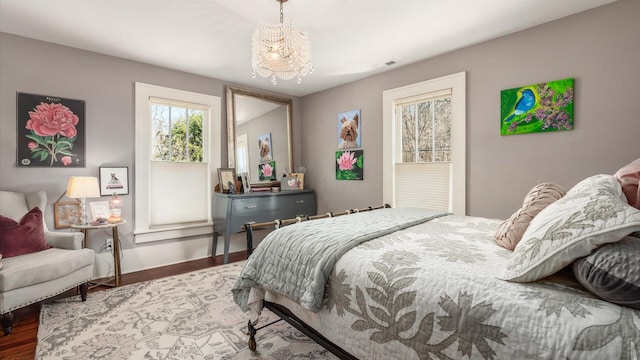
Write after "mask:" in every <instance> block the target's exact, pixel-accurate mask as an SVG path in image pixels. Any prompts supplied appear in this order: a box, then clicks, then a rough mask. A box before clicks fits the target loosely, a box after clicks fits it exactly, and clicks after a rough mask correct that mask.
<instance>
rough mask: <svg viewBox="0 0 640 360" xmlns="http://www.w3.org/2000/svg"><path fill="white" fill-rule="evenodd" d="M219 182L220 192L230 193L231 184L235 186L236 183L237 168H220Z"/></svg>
mask: <svg viewBox="0 0 640 360" xmlns="http://www.w3.org/2000/svg"><path fill="white" fill-rule="evenodd" d="M218 183H219V184H220V192H223V193H228V192H229V189H230V186H229V184H231V186H233V187H234V191H235V186H236V185H235V184H236V169H228V168H218Z"/></svg>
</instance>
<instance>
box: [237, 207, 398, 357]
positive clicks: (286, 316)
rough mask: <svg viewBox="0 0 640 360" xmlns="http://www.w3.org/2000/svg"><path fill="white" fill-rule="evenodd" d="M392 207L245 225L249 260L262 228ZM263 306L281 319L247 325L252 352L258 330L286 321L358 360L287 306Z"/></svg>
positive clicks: (336, 351) (330, 348)
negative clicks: (256, 324) (254, 231)
mask: <svg viewBox="0 0 640 360" xmlns="http://www.w3.org/2000/svg"><path fill="white" fill-rule="evenodd" d="M390 207H391V206H389V205H388V204H384V205H382V206H377V207H371V206H370V207H368V208H365V209H352V210H346V211H343V212H339V213H332V212H330V213H326V214H320V215H314V216H304V217H297V218H295V219H286V220H274V221H270V222H263V223H255V222H249V223H246V224H245V225H244V230H245V231H246V233H247V258H248V257H249V255H251V253H252V252H253V230H254V229H262V228H266V227H268V226H275V227H276V229H277V228H279V227H281V226H286V225H291V224H296V223H299V222H303V221H309V220H316V219H323V218H327V217H335V216H341V215H349V214H355V213H359V212H364V211H372V210H377V209H384V208H390ZM262 304H263V305H262V306H263V308H267V309H269V310H270V311H271V312H273V313H274V314H276V315H278V316H279V317H280V319H279V320H276V321H274V322H271V323H269V324H265V325H263V326H261V327H258V328H256V327H255V326H254V325H253V324H252V323H251V321H248V323H247V328H248V332H247V335H249V349H250V350H251V351H255V350H256V348H257V344H256V337H255V336H256V333H257V332H258V330H260V329H262V328H265V327H267V326H269V325H272V324H274V323H276V322H279V321H282V320H284V321H286V322H288V323H289V324H291V326H293V327H295V328H296V329H298V330H300V331H301V332H302V333H303V334H305V335H307V336H308V337H309V338H311V339H312V340H313V341H315V342H316V343H318V344H319V345H320V346H322V347H324V348H325V349H327V351H329V352H331V353H332V354H334V355H335V356H337V357H338V358H340V359H344V360H357V359H358V358H357V357H355V356H353V355H351V354H350V353H349V352H347V351H346V350H344V349H343V348H341V347H340V346H338V345H336V344H334V343H333V342H331V341H330V340H329V339H327V338H326V337H324V336H323V335H322V334H320V333H319V332H318V331H316V330H315V329H314V328H312V327H311V326H309V325H308V324H306V323H305V322H304V321H302V320H300V318H298V317H297V316H295V315H294V314H293V313H292V312H291V311H290V310H289V309H287V308H286V307H285V306H282V305H280V304H276V303H272V302H269V301H266V300H263V302H262Z"/></svg>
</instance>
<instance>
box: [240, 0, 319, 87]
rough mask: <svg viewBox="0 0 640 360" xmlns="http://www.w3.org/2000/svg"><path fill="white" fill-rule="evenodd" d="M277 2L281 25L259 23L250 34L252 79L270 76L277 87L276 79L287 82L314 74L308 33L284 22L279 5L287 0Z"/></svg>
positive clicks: (287, 21) (289, 22) (299, 81)
mask: <svg viewBox="0 0 640 360" xmlns="http://www.w3.org/2000/svg"><path fill="white" fill-rule="evenodd" d="M276 1H278V2H279V3H280V23H279V24H266V23H264V22H262V21H260V22H258V27H257V28H256V30H255V31H254V33H253V40H252V45H251V66H252V67H253V70H252V71H251V76H253V77H254V78H255V77H256V74H260V76H264V77H268V76H270V77H271V82H272V83H273V85H276V84H277V83H278V81H277V80H276V78H280V79H282V80H289V79H292V78H293V77H295V76H297V77H298V84H300V83H301V82H302V77H303V76H306V75H307V74H310V73H311V72H313V64H312V63H311V46H310V44H309V37H308V36H307V34H305V33H303V32H302V31H300V30H298V29H296V28H295V27H294V26H293V25H292V24H291V20H286V21H284V15H283V14H284V13H283V11H282V3H284V2H287V0H276Z"/></svg>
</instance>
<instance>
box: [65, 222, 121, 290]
mask: <svg viewBox="0 0 640 360" xmlns="http://www.w3.org/2000/svg"><path fill="white" fill-rule="evenodd" d="M126 222H127V220H122V221H120V222H118V223H113V224H109V223H108V224H103V225H91V224H87V225H71V227H72V228H74V229H78V230H80V231H82V234H84V239H83V240H82V247H84V248H86V247H87V244H88V241H89V236H88V233H89V230H98V229H109V228H111V234H112V236H113V267H114V271H113V272H114V277H113V278H114V283H96V282H93V283H94V284H97V285H105V286H111V287H115V286H120V242H119V239H118V226H119V225H122V224H125V223H126Z"/></svg>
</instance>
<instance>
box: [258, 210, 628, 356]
mask: <svg viewBox="0 0 640 360" xmlns="http://www.w3.org/2000/svg"><path fill="white" fill-rule="evenodd" d="M498 223H499V221H498V220H491V219H484V218H478V217H461V216H454V215H449V216H445V217H441V218H437V219H434V220H431V221H429V222H427V223H423V224H419V225H415V226H413V227H410V228H407V229H404V230H400V231H397V232H394V233H391V234H388V235H384V236H382V237H379V238H377V239H373V240H370V241H367V242H365V243H363V244H360V245H358V246H356V247H355V248H353V249H352V250H350V251H349V252H347V253H346V254H345V255H343V256H342V257H341V258H340V259H339V260H338V262H337V263H336V265H335V268H334V269H333V272H332V274H331V276H330V278H329V283H328V284H327V291H326V293H325V298H324V303H323V306H322V307H321V309H320V311H319V312H315V313H312V312H309V311H307V310H305V309H303V308H302V307H300V306H299V305H298V304H296V303H295V302H293V301H292V300H290V299H288V298H286V297H284V296H282V295H278V294H276V293H270V292H267V293H266V294H265V300H267V301H271V302H275V303H279V304H282V305H285V306H287V307H288V308H289V309H290V310H291V311H292V312H293V313H294V314H296V315H297V316H298V317H299V318H300V319H301V320H303V321H304V322H306V323H307V324H308V325H310V326H312V327H313V328H314V329H316V330H318V331H319V332H320V333H322V334H323V335H324V336H325V337H327V338H328V339H329V340H330V341H332V342H333V343H335V344H337V345H338V346H340V347H342V348H343V349H345V350H347V351H348V352H350V353H351V354H352V355H354V356H356V357H358V358H359V359H385V360H387V359H459V358H465V359H466V358H469V359H638V358H640V311H638V310H633V309H631V308H626V307H621V306H618V305H615V304H611V303H608V302H605V301H602V300H599V299H598V298H596V297H595V296H593V295H591V294H590V293H589V292H588V291H587V290H585V289H584V288H582V287H581V286H580V285H579V284H578V283H577V282H575V281H574V280H573V279H571V277H569V276H559V275H554V276H551V277H548V278H545V279H543V280H541V281H537V282H533V283H512V282H507V281H503V280H499V279H497V276H499V275H500V274H501V272H502V270H503V267H504V266H505V263H506V262H507V259H508V258H509V256H510V255H511V251H509V250H506V249H503V248H501V247H499V246H497V245H496V243H495V241H494V234H495V231H496V228H497V225H498ZM259 297H261V296H259ZM259 297H258V298H259ZM255 299H257V298H255Z"/></svg>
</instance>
